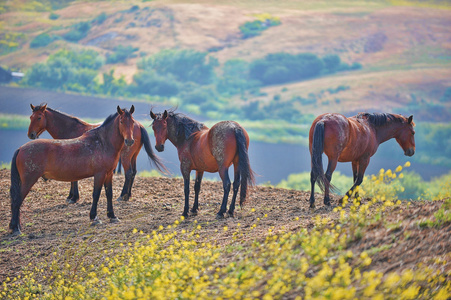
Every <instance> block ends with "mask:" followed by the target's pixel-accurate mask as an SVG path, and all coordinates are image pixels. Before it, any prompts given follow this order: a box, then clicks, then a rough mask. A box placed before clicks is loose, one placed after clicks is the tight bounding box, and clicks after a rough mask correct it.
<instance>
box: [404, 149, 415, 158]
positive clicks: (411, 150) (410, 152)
mask: <svg viewBox="0 0 451 300" xmlns="http://www.w3.org/2000/svg"><path fill="white" fill-rule="evenodd" d="M414 154H415V149H413V148H409V149H407V150H406V151H405V152H404V155H406V156H412V155H414Z"/></svg>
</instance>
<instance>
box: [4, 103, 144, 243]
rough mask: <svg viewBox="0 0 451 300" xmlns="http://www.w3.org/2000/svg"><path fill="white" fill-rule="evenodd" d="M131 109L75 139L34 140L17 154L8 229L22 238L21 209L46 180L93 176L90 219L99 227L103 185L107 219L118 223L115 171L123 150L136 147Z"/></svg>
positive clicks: (12, 166)
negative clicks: (36, 187) (34, 188)
mask: <svg viewBox="0 0 451 300" xmlns="http://www.w3.org/2000/svg"><path fill="white" fill-rule="evenodd" d="M134 110H135V108H134V106H133V105H132V107H131V109H130V111H128V110H127V109H121V108H120V107H119V106H118V107H117V113H115V114H112V115H110V116H109V117H108V118H106V119H105V121H104V122H103V124H102V125H100V126H99V127H97V128H94V129H91V130H89V131H87V132H86V133H84V134H83V135H82V136H80V137H78V138H74V139H65V140H64V139H56V140H33V141H30V142H28V143H26V144H24V145H22V146H21V147H20V148H19V149H17V150H16V152H15V153H14V156H13V159H12V162H11V188H10V197H11V222H10V224H9V229H10V230H11V231H12V233H13V234H14V235H16V234H20V229H21V228H20V207H21V205H22V202H23V200H24V199H25V197H26V196H27V195H28V192H29V191H30V189H31V188H32V187H33V185H34V184H35V183H36V181H37V180H38V179H39V178H40V177H43V178H44V179H54V180H58V181H70V182H73V181H78V180H80V179H83V178H88V177H92V176H94V190H93V193H92V198H93V202H92V206H91V211H90V214H89V216H90V219H91V222H92V225H96V224H98V223H100V220H99V218H98V216H97V203H98V201H99V197H100V193H101V190H102V185H103V186H104V187H105V193H106V198H107V216H108V218H109V219H110V221H111V222H113V223H114V222H118V221H119V219H118V218H117V217H116V216H115V214H114V210H113V202H112V198H113V187H112V181H113V170H114V169H115V166H116V165H117V163H118V161H119V157H120V155H121V150H122V148H123V147H124V144H125V146H126V147H131V146H132V145H133V144H134V143H135V140H134V125H135V120H134V119H133V116H132V114H133V112H134Z"/></svg>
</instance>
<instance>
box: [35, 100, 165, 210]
mask: <svg viewBox="0 0 451 300" xmlns="http://www.w3.org/2000/svg"><path fill="white" fill-rule="evenodd" d="M30 106H31V110H32V114H31V116H30V126H29V127H28V137H29V138H30V139H36V138H38V137H39V135H40V134H42V133H43V132H44V131H45V130H47V131H48V133H49V134H50V135H51V136H52V137H53V138H54V139H73V138H76V137H79V136H81V135H82V134H83V133H85V132H86V131H88V130H91V129H93V128H96V127H98V126H99V125H100V124H89V123H86V122H85V121H83V120H81V119H79V118H76V117H74V116H70V115H67V114H65V113H62V112H59V111H57V110H54V109H51V108H50V107H47V104H41V105H38V106H33V104H30ZM133 137H134V139H135V143H134V144H133V145H132V146H131V147H124V148H123V149H122V152H121V158H120V161H121V163H122V164H123V166H124V172H125V182H124V187H123V188H122V193H121V196H120V197H119V198H118V199H117V200H124V201H127V200H128V199H129V198H130V197H131V193H132V192H131V191H132V186H133V181H134V179H135V175H136V173H137V170H136V159H137V157H138V154H139V151H141V148H142V146H143V145H144V149H145V150H146V153H147V155H148V157H149V160H151V161H152V162H153V163H154V164H155V166H156V167H157V169H158V170H160V171H163V172H166V168H165V166H164V165H163V164H162V163H161V162H160V159H159V158H158V157H157V156H156V155H155V154H154V153H153V150H152V146H151V145H150V139H149V136H148V134H147V131H146V129H145V128H144V126H143V125H141V124H140V123H139V122H138V121H136V120H135V125H134V128H133ZM78 199H79V193H78V183H77V182H76V181H75V182H72V183H71V189H70V193H69V196H68V197H67V202H69V203H75V202H77V201H78Z"/></svg>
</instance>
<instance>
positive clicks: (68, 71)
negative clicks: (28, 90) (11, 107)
mask: <svg viewBox="0 0 451 300" xmlns="http://www.w3.org/2000/svg"><path fill="white" fill-rule="evenodd" d="M102 64H103V61H102V58H101V57H100V56H99V54H98V53H97V52H96V51H93V50H82V51H78V52H75V51H69V50H60V51H58V52H56V53H55V54H53V55H51V56H50V57H49V59H48V60H47V62H46V63H38V64H35V65H33V67H32V68H31V70H29V71H28V72H27V76H26V77H25V78H26V80H24V83H25V84H26V85H29V86H37V87H43V88H49V89H60V90H72V91H80V92H85V91H87V90H89V88H90V87H92V85H93V80H94V78H95V77H96V76H97V71H96V70H97V69H98V68H100V66H101V65H102Z"/></svg>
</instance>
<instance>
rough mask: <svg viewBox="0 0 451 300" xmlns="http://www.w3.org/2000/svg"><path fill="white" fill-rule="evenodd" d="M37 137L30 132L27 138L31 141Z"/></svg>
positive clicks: (34, 133)
mask: <svg viewBox="0 0 451 300" xmlns="http://www.w3.org/2000/svg"><path fill="white" fill-rule="evenodd" d="M37 137H38V135H37V133H36V132H32V133H30V134H29V135H28V138H30V139H32V140H34V139H36V138H37Z"/></svg>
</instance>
